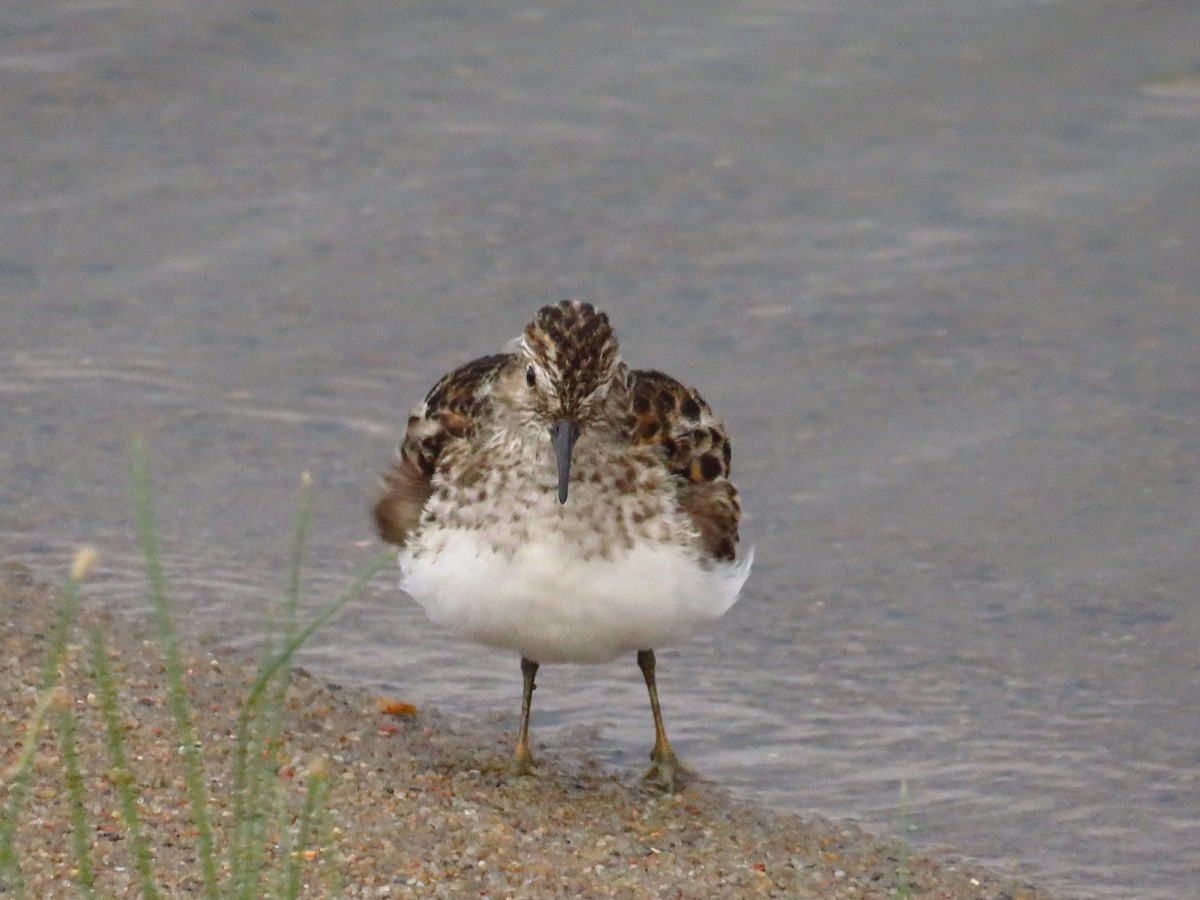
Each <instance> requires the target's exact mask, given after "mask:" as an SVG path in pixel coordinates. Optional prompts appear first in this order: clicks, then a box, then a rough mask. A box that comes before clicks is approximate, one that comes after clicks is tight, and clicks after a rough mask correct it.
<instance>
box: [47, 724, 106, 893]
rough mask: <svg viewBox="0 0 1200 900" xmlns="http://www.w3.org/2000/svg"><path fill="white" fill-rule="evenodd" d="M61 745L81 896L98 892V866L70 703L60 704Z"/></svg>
mask: <svg viewBox="0 0 1200 900" xmlns="http://www.w3.org/2000/svg"><path fill="white" fill-rule="evenodd" d="M55 722H56V725H57V729H58V746H59V748H60V749H61V750H62V758H63V774H64V777H65V779H66V782H67V804H68V808H69V809H70V813H71V846H72V850H73V852H74V853H75V867H76V869H78V873H77V874H76V875H75V883H76V884H77V885H78V886H79V896H81V897H83V898H85V900H90V898H92V897H94V896H96V892H95V885H96V869H95V866H93V865H92V845H91V842H90V841H89V840H88V835H89V834H90V830H89V827H88V815H87V809H86V807H85V806H84V802H83V794H84V786H83V773H82V772H81V771H80V769H79V749H78V745H77V744H76V741H75V737H76V735H75V714H74V713H73V712H72V711H71V709H70V708H69V707H65V708H59V709H58V711H57V715H56V716H55Z"/></svg>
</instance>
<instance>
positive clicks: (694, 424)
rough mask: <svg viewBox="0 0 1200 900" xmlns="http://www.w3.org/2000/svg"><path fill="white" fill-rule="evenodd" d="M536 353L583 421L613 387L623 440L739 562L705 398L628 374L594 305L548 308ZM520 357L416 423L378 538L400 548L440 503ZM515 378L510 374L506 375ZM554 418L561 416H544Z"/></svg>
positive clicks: (503, 361)
mask: <svg viewBox="0 0 1200 900" xmlns="http://www.w3.org/2000/svg"><path fill="white" fill-rule="evenodd" d="M524 338H525V342H526V344H527V345H528V346H529V347H530V348H532V349H533V350H534V352H535V354H536V356H537V357H538V359H539V360H540V361H541V362H542V363H543V365H544V366H545V367H546V370H547V374H548V375H549V376H550V378H552V379H557V380H559V381H560V382H561V383H562V384H563V386H564V389H563V390H562V392H561V393H562V396H559V397H557V398H556V399H557V400H558V402H559V403H560V404H561V408H562V410H563V411H566V412H568V413H571V414H576V415H579V414H580V413H588V415H589V416H594V415H595V411H594V410H591V409H589V403H590V404H592V405H593V406H594V405H595V400H596V398H595V396H594V395H595V394H596V393H597V391H598V390H601V389H602V388H604V387H605V386H606V385H605V384H604V383H603V380H602V376H605V377H607V379H608V382H609V383H608V384H607V387H608V389H609V392H610V393H611V394H613V395H614V396H613V399H615V400H617V401H618V403H617V404H615V406H616V409H613V410H612V411H611V413H610V414H611V415H614V416H615V417H616V418H617V419H618V420H619V421H620V430H619V434H620V436H621V437H622V438H623V439H625V440H627V441H628V442H629V444H630V445H631V446H639V447H646V448H650V449H652V450H653V451H654V452H655V453H656V455H657V456H658V457H659V459H660V460H661V462H662V464H663V465H664V466H665V467H666V468H667V470H668V471H669V472H670V473H671V475H672V476H673V477H674V478H675V480H676V485H677V487H676V491H677V502H678V503H679V506H680V507H681V508H682V509H683V510H685V511H686V512H687V513H688V515H689V516H690V517H691V519H692V521H693V523H694V525H695V527H696V530H697V532H698V535H699V538H700V541H701V543H702V545H703V548H704V551H705V552H706V554H707V555H709V556H711V557H712V558H714V559H719V560H733V559H735V558H736V555H737V544H738V520H739V519H740V517H741V506H740V503H739V500H738V492H737V489H736V488H735V487H734V486H733V484H732V482H730V480H729V475H730V467H731V462H732V449H731V445H730V442H729V436H728V433H727V432H726V430H725V426H724V425H723V424H722V423H721V422H720V420H718V419H717V418H716V416H715V415H714V414H713V412H712V409H711V408H710V407H709V406H708V404H707V403H705V402H704V399H703V398H702V397H701V396H700V394H699V392H698V391H696V390H695V389H694V388H690V387H687V386H685V385H683V384H681V383H680V382H678V381H676V380H675V379H674V378H672V377H670V376H669V375H664V374H663V373H662V372H658V371H655V370H650V369H646V370H630V369H629V368H628V367H627V366H625V364H624V363H622V362H620V361H619V360H618V358H617V342H616V339H615V337H614V335H613V333H612V329H611V326H610V324H609V320H608V316H607V315H605V314H604V313H602V312H598V311H596V310H595V309H594V308H593V307H591V305H590V304H576V303H573V302H570V301H563V302H562V303H559V304H557V305H555V306H547V307H543V308H542V309H541V310H539V311H538V313H537V315H536V316H535V318H534V319H533V321H531V322H530V323H529V325H528V326H526V328H525V333H524ZM520 366H521V359H520V357H519V354H516V353H505V354H497V355H494V356H485V357H482V358H480V359H476V360H473V361H472V362H469V363H466V364H465V365H462V366H460V367H459V368H457V369H455V370H454V371H453V372H450V373H449V374H447V375H445V376H443V377H442V378H441V379H440V380H439V381H438V382H437V384H435V385H434V386H433V388H432V389H431V390H430V391H429V393H428V395H426V397H425V400H424V401H423V402H422V403H420V404H419V405H418V406H417V407H415V408H414V409H413V411H412V413H411V414H410V415H409V419H408V427H407V431H406V433H405V436H404V440H403V441H402V443H401V444H400V447H399V449H398V451H397V458H396V461H395V463H394V464H393V465H392V467H391V468H390V469H389V470H388V471H387V472H386V473H385V474H384V476H383V490H382V492H381V495H380V497H379V499H378V501H377V502H376V504H375V507H374V516H375V523H376V527H377V530H378V532H379V534H380V536H381V537H382V538H383V539H384V540H386V541H388V542H390V543H393V544H396V545H398V546H403V545H404V544H405V542H406V540H407V538H408V535H409V534H410V533H411V532H412V530H413V529H414V528H416V527H417V525H418V524H419V522H420V519H421V513H422V511H423V509H424V507H425V504H426V502H427V501H428V500H429V497H430V496H431V494H432V493H433V478H434V475H435V473H436V470H437V465H438V460H439V457H440V456H441V453H442V450H443V448H444V447H445V446H446V443H447V441H449V440H454V439H457V440H464V441H468V442H469V441H470V440H471V438H472V435H473V433H474V428H475V423H476V421H477V420H478V419H479V418H480V417H482V416H487V415H488V413H489V411H490V409H491V404H492V402H493V397H494V387H495V383H496V381H497V379H498V378H499V377H500V376H501V375H502V374H503V373H504V372H505V370H513V369H514V368H516V369H519V368H520ZM509 374H510V375H511V371H510V373H509ZM540 412H541V413H542V414H543V415H544V416H546V417H547V418H550V417H551V416H553V415H554V414H555V411H552V410H549V409H541V410H540Z"/></svg>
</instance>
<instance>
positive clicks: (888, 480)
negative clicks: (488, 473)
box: [0, 0, 1200, 898]
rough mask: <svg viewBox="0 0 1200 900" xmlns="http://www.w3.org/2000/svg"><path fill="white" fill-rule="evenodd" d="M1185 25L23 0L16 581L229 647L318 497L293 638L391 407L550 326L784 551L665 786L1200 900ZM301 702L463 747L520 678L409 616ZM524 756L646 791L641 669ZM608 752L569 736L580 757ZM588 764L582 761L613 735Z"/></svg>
mask: <svg viewBox="0 0 1200 900" xmlns="http://www.w3.org/2000/svg"><path fill="white" fill-rule="evenodd" d="M1197 46H1200V7H1196V6H1195V5H1194V4H1187V3H1169V2H1157V3H1150V4H1141V5H1137V6H1136V7H1135V6H1132V5H1125V4H1107V3H1094V2H1048V3H1030V2H1016V0H1013V2H995V0H987V2H984V0H973V2H964V3H958V4H952V5H950V4H941V3H932V2H920V0H893V2H880V3H870V4H868V3H852V2H849V0H842V2H836V0H830V2H809V3H804V2H799V3H795V2H789V3H772V2H753V0H741V2H733V3H715V2H714V3H709V2H704V3H698V4H689V5H688V8H687V9H686V10H685V9H684V8H683V7H682V6H680V5H678V4H666V3H663V4H651V5H649V6H647V5H646V4H643V3H632V2H621V0H618V2H617V3H615V4H605V5H603V6H602V7H601V6H596V5H594V4H585V3H579V2H565V3H558V4H552V5H551V4H529V5H526V6H491V5H489V6H479V5H475V4H466V3H453V2H426V3H414V4H405V5H403V7H400V6H396V7H392V6H391V5H387V6H386V7H385V5H383V4H365V3H363V4H358V3H340V4H323V3H315V2H307V0H302V2H293V3H288V4H271V3H257V4H245V3H234V2H223V3H222V2H214V3H208V4H175V3H171V2H167V0H158V2H151V3H140V4H133V3H131V2H95V3H78V2H72V3H66V2H44V3H32V2H25V3H14V4H9V6H8V7H7V8H6V11H5V13H4V14H3V17H2V18H0V154H2V155H3V160H4V164H3V172H4V175H5V177H4V179H3V182H2V183H0V192H2V193H0V200H2V202H0V222H2V233H3V235H4V241H3V244H2V246H0V296H2V297H3V304H2V306H0V411H2V415H0V540H2V541H3V543H2V544H0V549H2V551H3V555H4V556H5V557H19V558H22V559H24V560H26V561H29V562H32V563H33V564H34V565H35V566H37V567H38V568H39V570H40V571H41V572H42V574H44V575H46V576H50V577H57V576H59V575H60V574H61V573H62V572H63V571H64V570H65V567H66V565H67V560H69V558H70V555H71V551H72V548H73V547H75V546H76V545H77V544H78V543H80V542H82V541H89V542H93V543H96V544H98V545H99V547H100V548H101V551H102V554H103V557H102V559H103V565H102V567H101V569H100V570H99V572H98V574H97V577H96V579H95V582H94V584H93V585H92V589H91V590H92V595H93V596H95V597H97V598H98V599H100V600H103V601H104V602H107V603H110V604H112V605H115V606H117V607H118V608H122V609H127V610H130V611H136V610H138V609H139V608H140V604H141V602H142V601H141V593H142V581H141V575H140V568H139V562H138V558H137V554H136V550H135V547H134V544H133V532H134V528H133V523H132V516H131V514H130V511H129V500H128V476H127V470H128V454H127V446H128V440H129V436H130V434H131V433H133V432H135V431H137V432H142V433H144V434H146V435H147V437H148V439H149V442H150V446H151V449H152V456H153V466H154V471H155V475H156V481H157V486H158V491H157V503H158V514H159V520H160V525H161V530H162V533H163V541H164V544H165V547H166V549H167V552H168V568H169V572H170V575H171V580H172V585H173V588H174V592H175V595H176V597H177V598H178V600H179V602H180V603H181V606H183V608H184V611H185V614H186V616H187V620H188V622H189V627H192V628H194V629H196V630H197V631H201V632H212V633H216V634H218V635H219V636H220V637H221V639H222V640H224V641H226V642H227V643H229V644H230V645H234V646H248V645H250V644H251V643H252V641H253V639H254V635H255V628H256V622H255V619H256V615H257V614H258V611H259V610H260V609H261V605H260V604H261V602H262V601H263V600H264V598H266V597H269V596H272V595H274V594H275V593H277V592H278V591H279V590H281V589H282V585H283V582H284V579H285V574H284V567H285V562H286V559H287V555H288V551H287V545H288V541H289V533H290V529H291V527H292V518H293V514H294V510H295V502H296V496H297V493H298V482H299V477H300V473H301V472H303V471H306V470H307V471H310V472H312V473H313V475H314V477H315V479H316V482H317V485H318V490H319V495H318V507H317V510H318V512H317V520H316V522H315V523H314V533H313V541H312V556H311V565H310V568H309V570H308V574H307V577H306V589H307V596H308V597H309V602H310V605H311V606H312V607H313V608H315V607H316V605H317V604H318V603H319V602H320V601H321V600H322V599H324V598H327V597H329V596H330V595H332V594H333V593H334V592H336V591H338V590H340V588H341V587H342V586H343V585H344V584H345V583H346V581H347V580H348V577H349V574H350V573H351V572H353V571H354V570H355V569H356V568H357V567H359V566H361V565H362V564H363V563H364V562H365V561H366V560H368V559H369V558H371V557H373V556H374V554H375V553H376V550H377V547H376V545H375V543H374V541H373V539H372V536H371V534H370V530H369V527H368V522H367V519H366V515H365V510H366V505H367V502H368V498H369V497H370V495H371V492H372V490H373V485H374V477H375V475H376V473H377V472H378V471H379V470H380V469H381V467H382V466H383V465H384V464H385V463H386V462H387V460H388V458H389V455H390V452H391V449H392V446H393V444H394V441H395V439H396V438H397V437H398V434H399V429H400V428H401V426H402V423H403V420H404V416H405V413H406V411H407V408H408V406H409V405H411V404H412V403H413V402H414V401H415V400H417V399H418V398H419V397H420V396H421V394H422V393H423V392H424V390H425V389H427V388H428V386H429V385H430V384H431V383H432V381H433V379H434V378H436V377H437V376H438V375H440V374H441V373H442V372H443V371H445V370H446V369H448V368H449V367H450V366H452V365H454V364H455V363H457V362H461V361H463V360H465V359H468V358H470V357H472V356H475V355H479V354H482V353H485V352H491V351H493V350H494V349H496V348H497V347H499V346H500V345H501V344H502V343H503V342H504V341H505V340H506V339H507V338H508V337H510V336H512V335H515V334H516V333H517V332H518V331H519V329H520V327H521V326H522V325H523V323H524V322H525V320H526V319H527V318H528V316H529V314H530V313H531V312H532V311H533V310H534V309H535V308H536V307H537V306H538V305H540V304H542V303H543V302H548V301H551V300H554V299H557V298H558V297H559V296H562V295H568V294H570V295H576V296H580V297H582V298H583V299H589V300H593V301H594V302H596V303H598V304H599V305H601V306H602V307H603V308H605V309H607V310H608V311H609V312H610V313H611V314H612V316H613V319H614V320H615V322H616V325H617V327H618V330H619V333H620V334H621V336H622V341H623V350H624V355H625V357H626V359H628V360H629V361H630V362H631V363H633V364H634V365H638V366H654V367H658V368H662V369H664V370H666V371H669V372H671V373H672V374H675V375H676V376H678V377H680V378H682V379H684V380H686V381H689V382H692V383H694V384H696V385H697V386H698V387H700V389H701V390H702V391H703V393H704V394H705V396H706V398H707V399H708V400H709V401H710V403H711V404H712V405H713V406H714V407H715V408H716V409H717V410H718V411H719V412H721V413H722V414H723V415H724V416H725V417H726V419H727V420H728V422H729V425H730V427H731V430H732V432H733V434H734V438H735V440H734V447H735V454H734V468H735V474H736V476H737V481H738V483H739V485H740V486H741V487H742V490H743V494H744V499H745V505H746V507H747V510H748V513H749V514H748V517H747V521H746V526H745V529H744V531H745V534H746V537H747V540H748V541H750V542H752V543H753V544H754V545H755V546H756V550H757V561H756V564H755V571H754V573H753V574H752V576H751V580H750V583H749V585H748V588H747V590H746V592H745V595H744V597H743V600H742V601H741V602H740V603H739V605H738V606H737V607H735V608H734V610H733V612H732V613H731V614H730V615H729V617H728V618H727V619H726V620H725V621H724V622H723V623H722V624H721V626H720V627H719V628H717V629H716V630H715V631H713V632H712V633H711V634H709V635H706V636H704V637H703V638H700V639H697V640H695V641H693V642H691V643H689V644H687V645H686V646H684V647H681V648H677V649H668V650H665V651H663V652H662V653H660V683H661V691H662V694H663V697H664V703H665V705H666V715H667V717H668V725H669V727H670V729H671V732H672V737H673V741H674V742H675V744H676V745H677V749H679V750H680V752H681V753H682V754H683V755H684V756H685V757H686V758H687V759H688V760H689V761H691V763H692V764H693V765H694V766H695V767H696V768H698V769H699V770H701V771H702V772H704V773H706V774H708V775H710V776H712V777H714V778H716V779H719V780H720V781H722V782H725V783H728V784H730V785H732V786H734V787H735V789H737V790H738V791H739V792H741V793H743V794H745V795H747V796H753V797H758V798H761V799H763V800H765V801H767V802H770V803H772V804H775V805H777V806H780V807H783V808H788V809H798V810H815V811H819V812H822V813H826V814H831V815H837V816H847V817H854V818H857V819H859V820H861V821H863V822H865V823H867V824H869V825H871V826H873V827H875V828H878V829H881V830H883V831H885V832H891V831H894V830H895V829H897V828H898V827H899V826H900V821H901V818H902V816H901V813H900V810H899V807H900V787H899V786H900V783H901V781H902V780H903V781H906V782H907V784H908V791H909V796H910V798H911V804H912V808H913V812H912V816H911V825H912V827H913V829H914V830H913V835H912V836H913V837H914V839H915V840H916V841H918V842H920V843H924V844H937V843H946V844H951V845H954V846H955V847H957V848H959V849H960V850H962V851H963V852H965V853H967V854H970V855H972V856H976V857H980V858H983V859H986V860H989V861H992V862H997V863H1000V864H1006V865H1012V866H1020V867H1023V868H1024V870H1025V871H1027V872H1029V873H1030V874H1031V875H1033V876H1034V877H1037V878H1038V879H1039V880H1041V881H1043V882H1045V883H1047V884H1050V885H1057V886H1060V887H1062V888H1063V889H1064V891H1066V892H1067V893H1069V894H1071V895H1076V896H1098V897H1114V898H1115V897H1142V898H1153V897H1163V898H1165V897H1178V896H1181V892H1186V891H1187V890H1189V889H1190V888H1189V886H1194V885H1196V884H1197V883H1200V863H1198V862H1197V857H1196V854H1195V851H1194V848H1195V847H1196V846H1198V845H1200V783H1198V780H1197V779H1198V776H1200V741H1197V716H1198V711H1200V657H1198V654H1197V651H1196V647H1197V646H1200V612H1198V609H1200V608H1198V607H1197V605H1196V602H1195V597H1196V596H1197V593H1198V590H1200V555H1198V554H1197V552H1196V550H1197V547H1200V516H1197V513H1196V510H1197V509H1200V482H1198V481H1197V476H1198V474H1200V354H1198V353H1197V337H1196V336H1197V334H1200V298H1198V297H1197V294H1196V286H1197V284H1200V253H1198V252H1197V247H1196V237H1195V236H1196V234H1197V233H1200V182H1198V181H1197V179H1196V168H1195V159H1196V151H1195V148H1196V147H1197V146H1200V77H1198V76H1197V72H1200V57H1198V56H1197V51H1196V47H1197ZM304 662H305V665H307V666H308V667H310V668H312V669H314V670H316V671H318V672H320V673H322V674H324V675H326V676H328V677H330V678H333V679H335V680H342V681H359V682H365V683H368V684H372V685H377V686H379V687H380V688H381V689H384V690H386V691H387V692H389V693H391V694H396V695H400V696H404V697H405V698H407V699H411V700H414V701H417V702H425V703H434V704H438V705H440V706H443V707H446V708H448V709H452V710H456V711H459V712H465V713H468V714H474V715H491V714H492V713H493V712H495V711H497V710H501V711H510V712H511V713H512V717H513V719H514V720H515V713H516V707H517V699H518V693H519V673H518V671H517V665H516V660H515V659H512V658H510V657H508V656H506V655H504V654H497V653H492V652H489V651H485V650H480V649H477V648H474V647H463V646H460V645H458V644H455V643H453V642H452V641H450V640H448V639H446V638H445V637H444V636H443V635H441V634H440V633H439V632H437V630H436V629H434V628H433V627H432V626H430V625H428V624H427V623H425V622H424V620H423V618H422V616H421V614H420V613H419V611H418V610H417V609H416V608H415V607H414V606H412V605H411V604H406V603H403V602H401V600H400V599H399V598H398V596H397V595H396V592H395V591H394V590H392V589H390V586H389V584H387V583H386V582H385V580H384V579H380V581H379V582H378V583H377V584H375V585H373V586H372V588H371V590H370V591H369V594H368V596H367V597H365V598H364V600H363V601H362V602H360V603H359V604H357V605H356V606H355V607H354V608H352V609H350V610H348V611H347V613H346V614H345V615H344V616H343V617H342V618H341V619H340V620H338V622H337V623H336V624H335V625H333V626H332V627H330V628H329V629H328V630H327V631H325V632H324V633H323V634H322V635H321V636H320V639H319V640H318V641H317V643H316V645H315V646H314V647H313V649H312V650H311V652H309V653H308V654H307V656H306V657H305V660H304ZM539 687H540V689H539V691H538V697H537V706H536V708H535V727H536V729H537V735H536V737H537V739H538V741H540V742H542V743H544V744H545V745H546V747H547V749H546V750H545V751H543V752H553V748H554V747H555V745H556V743H562V742H565V741H577V740H587V741H591V742H593V743H594V746H595V749H596V750H597V752H599V753H600V754H602V756H603V757H604V758H605V759H607V760H609V761H610V762H612V763H613V764H614V765H617V766H621V767H626V768H633V767H639V766H641V765H642V763H643V761H644V754H645V752H646V751H647V749H648V746H649V743H650V738H651V734H650V728H649V715H648V712H647V711H646V710H645V708H644V707H645V701H644V696H643V689H642V687H641V683H640V677H639V676H638V673H637V670H636V667H635V666H634V664H633V660H632V659H631V660H630V661H629V664H628V665H626V666H620V665H616V664H614V665H612V666H607V667H603V668H571V667H562V668H547V669H546V670H545V672H544V674H543V675H542V677H541V678H540V684H539ZM589 729H591V730H592V731H589ZM593 732H594V733H593Z"/></svg>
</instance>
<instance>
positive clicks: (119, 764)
mask: <svg viewBox="0 0 1200 900" xmlns="http://www.w3.org/2000/svg"><path fill="white" fill-rule="evenodd" d="M90 637H91V640H90V648H91V656H92V677H93V678H94V679H95V681H96V688H97V690H98V692H99V696H100V711H101V715H102V718H103V719H104V733H105V743H106V744H107V746H108V756H109V762H110V763H111V764H112V765H111V767H110V770H109V771H110V777H111V779H112V781H113V783H114V786H115V787H116V789H117V800H118V801H119V803H120V804H121V818H122V819H124V821H125V835H126V839H127V840H128V842H129V850H130V852H131V853H132V854H133V864H134V867H135V868H136V869H137V873H138V879H139V881H140V883H141V887H142V896H143V897H145V898H146V900H156V898H157V897H159V896H160V895H159V893H158V887H157V886H156V885H155V883H154V857H153V855H152V854H151V853H150V845H149V844H147V843H146V836H145V835H144V834H143V833H142V818H141V815H140V814H139V813H138V804H137V801H138V792H137V790H136V788H135V785H136V781H135V779H134V777H133V772H132V771H131V770H130V768H129V758H128V756H126V754H125V734H124V730H123V728H122V725H121V701H120V700H119V698H118V696H117V684H116V680H115V679H114V678H113V673H112V667H111V666H110V665H109V664H108V650H107V649H106V648H105V646H104V637H103V635H101V634H100V630H99V629H98V628H93V629H92V631H91V636H90Z"/></svg>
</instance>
